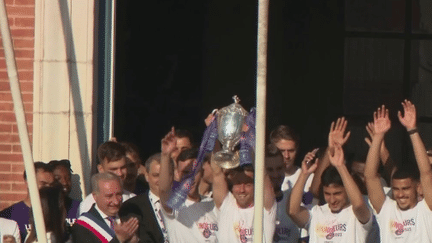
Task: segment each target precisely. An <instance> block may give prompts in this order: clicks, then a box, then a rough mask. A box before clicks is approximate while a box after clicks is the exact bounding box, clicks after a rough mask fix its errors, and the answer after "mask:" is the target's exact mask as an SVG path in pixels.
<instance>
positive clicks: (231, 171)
mask: <svg viewBox="0 0 432 243" xmlns="http://www.w3.org/2000/svg"><path fill="white" fill-rule="evenodd" d="M246 171H248V172H252V173H254V175H255V169H254V167H253V165H251V164H245V165H240V166H239V167H236V168H233V169H229V170H227V171H226V172H225V174H226V181H227V184H228V190H230V191H231V190H232V187H233V183H232V181H231V179H230V178H232V177H235V176H236V175H237V174H238V173H245V172H246Z"/></svg>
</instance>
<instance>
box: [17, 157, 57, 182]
mask: <svg viewBox="0 0 432 243" xmlns="http://www.w3.org/2000/svg"><path fill="white" fill-rule="evenodd" d="M34 168H35V173H38V172H39V171H43V172H51V173H52V172H53V167H52V166H51V165H50V164H47V163H44V162H42V161H37V162H34ZM23 177H24V180H25V181H26V180H27V173H26V171H24V173H23Z"/></svg>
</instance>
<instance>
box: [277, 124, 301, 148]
mask: <svg viewBox="0 0 432 243" xmlns="http://www.w3.org/2000/svg"><path fill="white" fill-rule="evenodd" d="M281 139H285V140H292V141H294V143H295V145H296V148H298V146H299V143H300V137H299V136H298V135H297V133H296V132H295V131H294V129H292V128H290V127H289V126H286V125H279V126H278V127H276V128H275V129H273V131H271V133H270V142H271V143H273V144H275V143H277V142H279V140H281Z"/></svg>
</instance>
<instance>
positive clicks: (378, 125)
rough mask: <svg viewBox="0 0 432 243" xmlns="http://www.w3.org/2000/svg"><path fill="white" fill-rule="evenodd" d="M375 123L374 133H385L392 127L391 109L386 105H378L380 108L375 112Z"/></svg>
mask: <svg viewBox="0 0 432 243" xmlns="http://www.w3.org/2000/svg"><path fill="white" fill-rule="evenodd" d="M373 116H374V123H373V131H374V135H378V134H385V133H386V132H387V131H388V130H389V129H390V127H391V122H390V118H389V111H388V109H386V108H385V106H384V105H382V106H381V107H378V110H377V111H375V112H374V115H373Z"/></svg>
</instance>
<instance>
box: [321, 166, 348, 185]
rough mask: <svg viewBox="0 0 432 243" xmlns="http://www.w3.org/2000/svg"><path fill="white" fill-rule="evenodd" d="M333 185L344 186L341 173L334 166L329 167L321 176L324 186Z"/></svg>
mask: <svg viewBox="0 0 432 243" xmlns="http://www.w3.org/2000/svg"><path fill="white" fill-rule="evenodd" d="M331 184H335V185H338V186H344V184H343V182H342V178H341V176H340V174H339V172H338V171H337V169H336V167H334V166H332V165H330V166H329V167H327V168H326V169H325V170H324V172H323V173H322V175H321V185H322V186H330V185H331Z"/></svg>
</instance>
